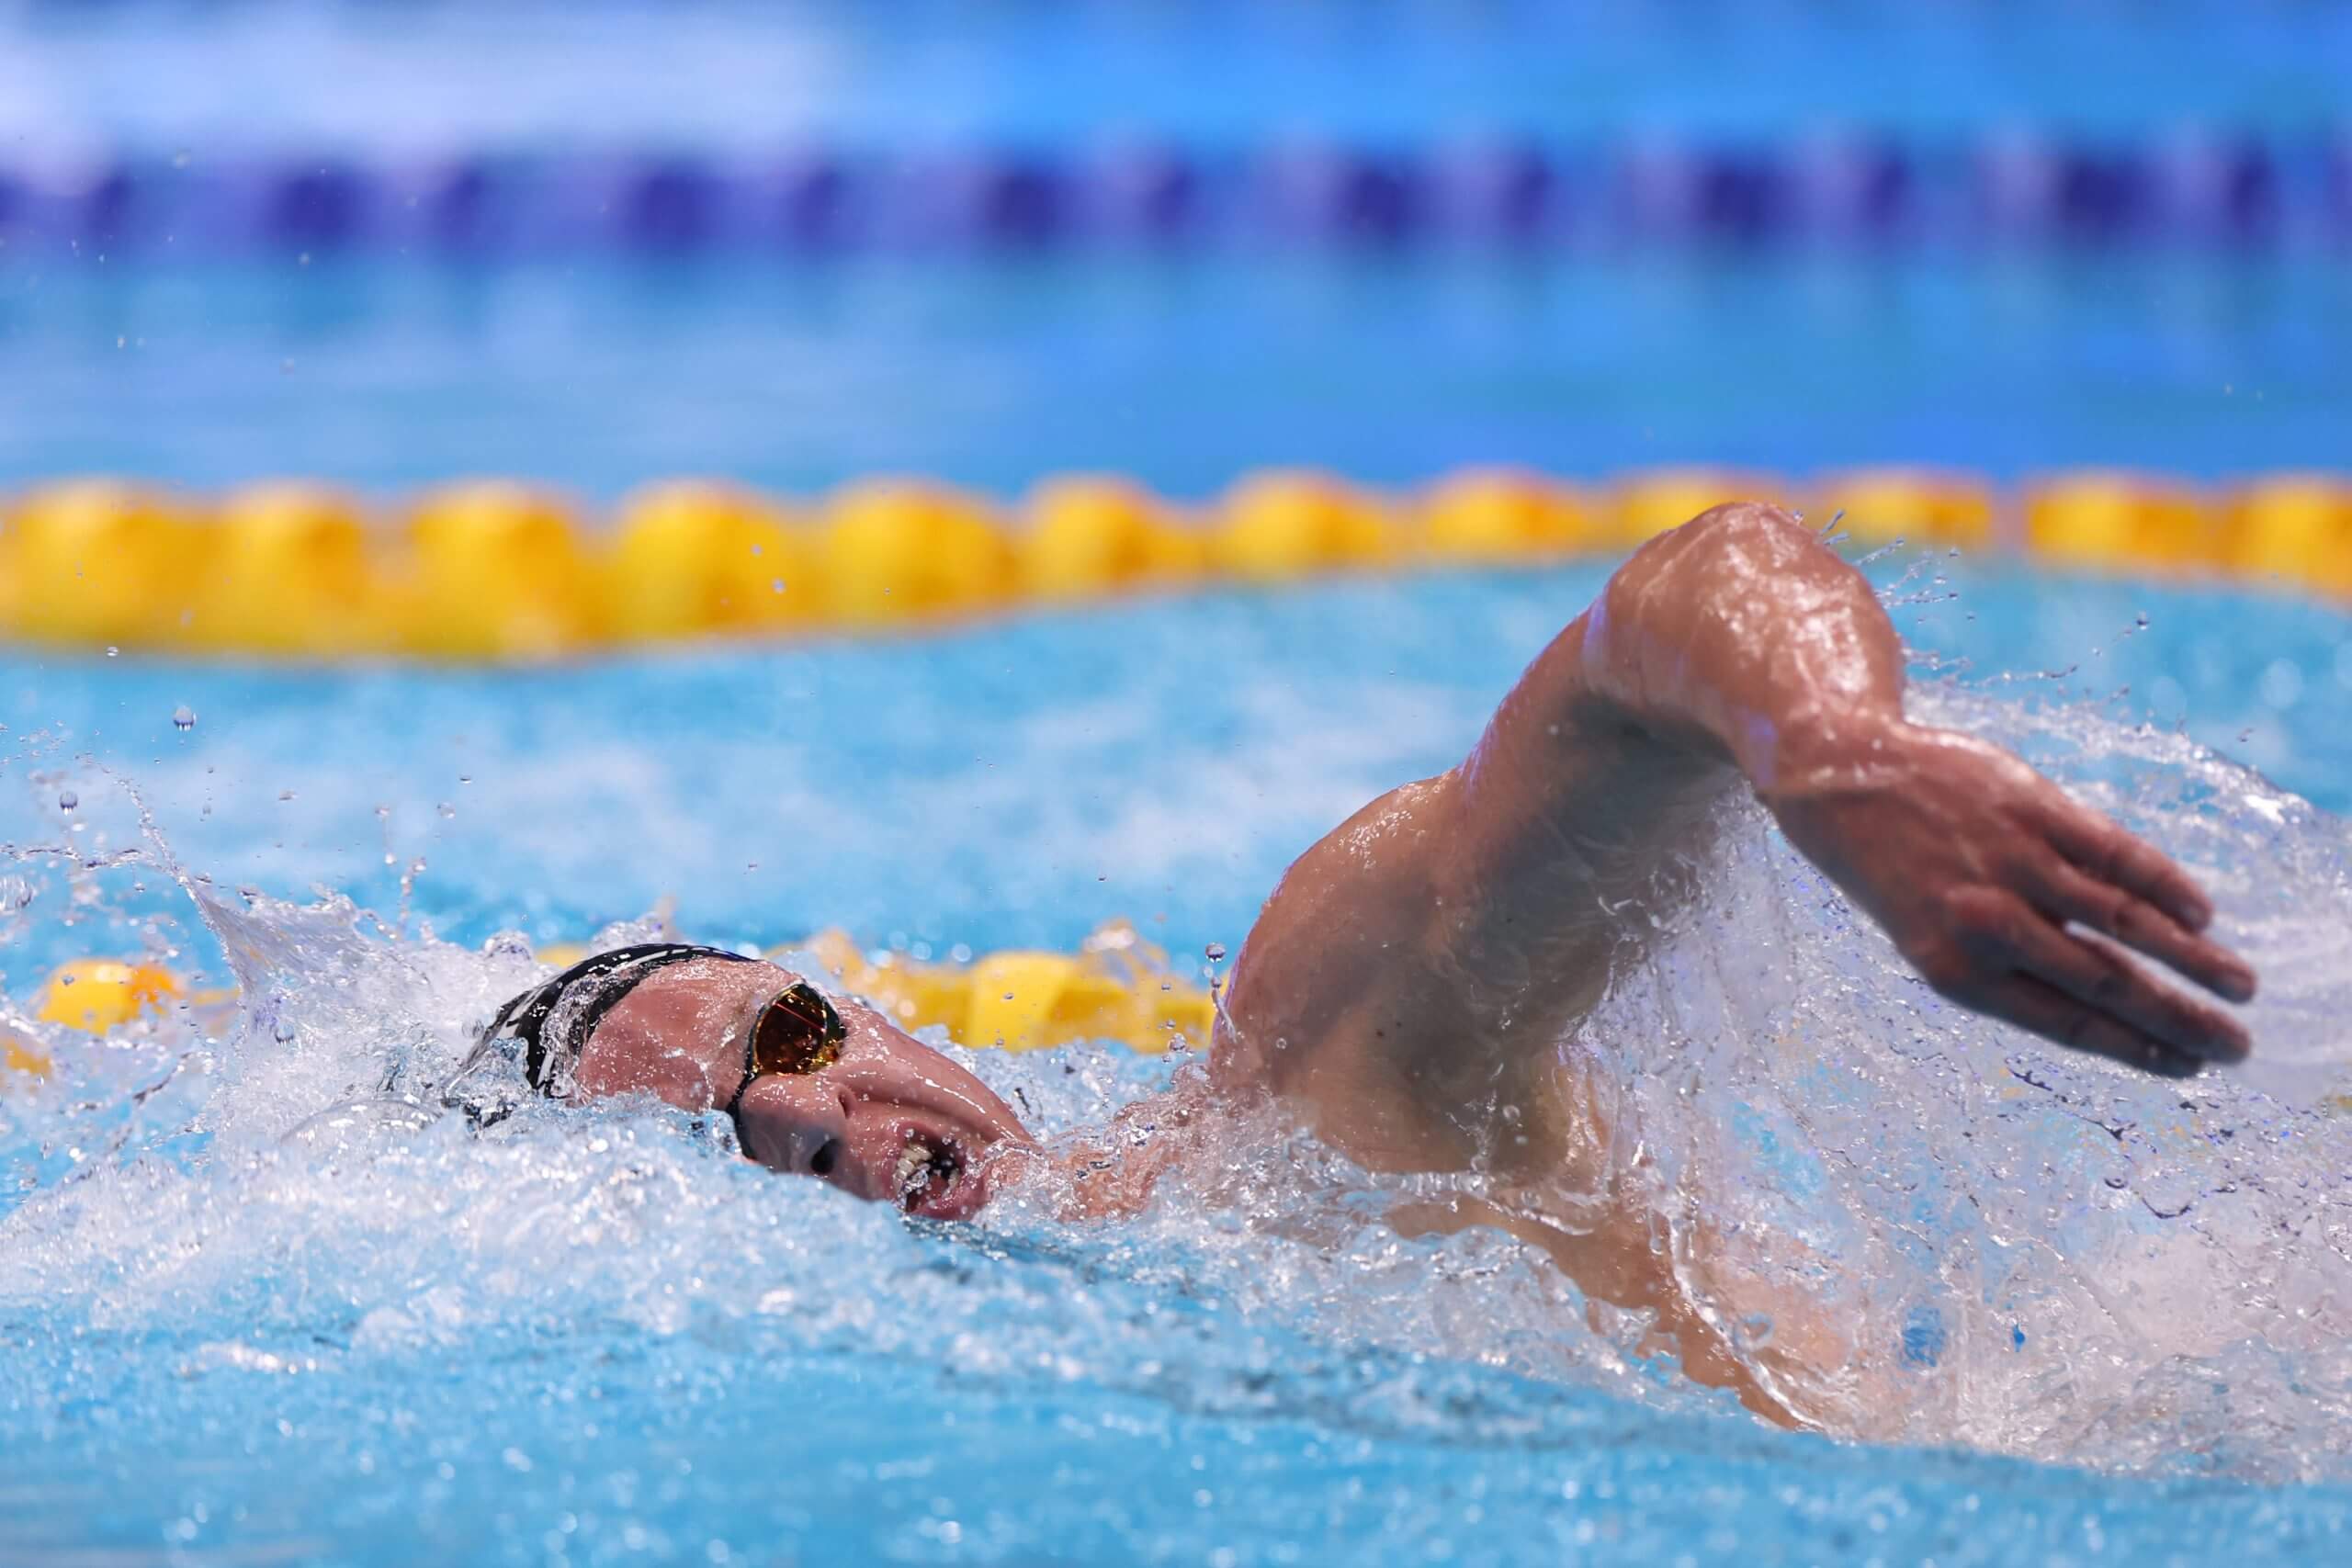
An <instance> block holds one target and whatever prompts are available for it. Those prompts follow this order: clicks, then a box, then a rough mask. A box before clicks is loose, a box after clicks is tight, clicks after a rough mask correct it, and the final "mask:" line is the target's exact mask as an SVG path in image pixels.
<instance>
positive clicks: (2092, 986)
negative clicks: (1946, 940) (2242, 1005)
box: [2014, 917, 2254, 1062]
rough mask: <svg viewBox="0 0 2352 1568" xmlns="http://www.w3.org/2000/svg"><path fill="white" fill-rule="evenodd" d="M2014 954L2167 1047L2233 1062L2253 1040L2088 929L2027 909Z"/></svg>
mask: <svg viewBox="0 0 2352 1568" xmlns="http://www.w3.org/2000/svg"><path fill="white" fill-rule="evenodd" d="M2027 928H2028V929H2027V930H2026V931H2025V932H2024V934H2023V940H2022V941H2021V942H2018V944H2017V948H2016V952H2015V955H2014V962H2015V963H2016V964H2017V966H2018V970H2019V971H2021V972H2023V973H2024V974H2026V975H2027V976H2030V977H2032V978H2034V979H2037V980H2040V981H2041V982H2043V983H2044V984H2046V985H2048V986H2050V987H2052V988H2053V989H2055V990H2057V991H2059V992H2060V993H2062V994H2063V995H2064V996H2065V997H2066V998H2069V999H2071V1000H2073V1001H2075V1002H2076V1003H2079V1004H2080V1005H2082V1006H2084V1007H2086V1008H2088V1009H2090V1010H2093V1011H2095V1012H2097V1013H2099V1014H2101V1015H2103V1016H2105V1017H2107V1018H2109V1019H2111V1020H2113V1021H2116V1022H2118V1023H2120V1024H2123V1025H2125V1026H2127V1027H2128V1028H2130V1029H2131V1031H2132V1032H2135V1033H2137V1034H2139V1035H2142V1036H2144V1037H2145V1038H2147V1039H2150V1040H2153V1041H2155V1042H2156V1043H2160V1044H2162V1045H2164V1046H2165V1047H2166V1048H2167V1049H2169V1050H2173V1051H2177V1052H2179V1053H2180V1054H2182V1055H2188V1056H2193V1057H2199V1058H2202V1059H2204V1060H2207V1061H2214V1062H2239V1061H2244V1060H2245V1055H2246V1053H2247V1052H2248V1051H2250V1050H2252V1049H2253V1048H2254V1042H2253V1040H2252V1038H2251V1037H2250V1036H2248V1035H2247V1033H2246V1032H2245V1025H2244V1024H2242V1023H2240V1022H2238V1021H2237V1020H2235V1019H2233V1018H2232V1017H2231V1016H2230V1015H2229V1014H2227V1013H2225V1012H2223V1011H2222V1010H2221V1009H2219V1008H2217V1007H2214V1006H2212V1005H2211V1003H2208V1002H2203V1001H2200V1000H2199V999H2197V998H2194V997H2191V996H2188V995H2187V994H2186V993H2184V992H2181V991H2177V990H2175V989H2174V988H2173V987H2170V986H2166V985H2164V984H2162V983H2160V982H2159V981H2158V980H2157V979H2156V978H2155V977H2154V976H2152V975H2150V974H2149V973H2148V972H2147V971H2146V970H2144V969H2143V968H2141V967H2140V966H2139V965H2138V964H2134V963H2132V962H2131V959H2130V958H2128V957H2126V956H2125V955H2124V954H2123V953H2120V952H2119V951H2117V950H2116V949H2115V948H2113V947H2111V946H2109V944H2108V943H2106V942H2102V941H2100V940H2099V939H2098V938H2097V937H2093V936H2075V935H2071V934H2069V933H2068V932H2066V931H2062V930H2060V929H2059V928H2058V927H2056V926H2053V925H2051V924H2049V923H2047V922H2046V921H2042V920H2038V919H2030V917H2029V919H2028V922H2027Z"/></svg>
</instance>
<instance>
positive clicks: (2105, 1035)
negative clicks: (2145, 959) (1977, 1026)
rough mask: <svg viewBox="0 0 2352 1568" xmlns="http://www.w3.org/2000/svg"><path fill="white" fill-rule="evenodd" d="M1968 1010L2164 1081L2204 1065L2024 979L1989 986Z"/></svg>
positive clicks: (2046, 986)
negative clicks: (1973, 1008) (1984, 1014)
mask: <svg viewBox="0 0 2352 1568" xmlns="http://www.w3.org/2000/svg"><path fill="white" fill-rule="evenodd" d="M1974 1005H1975V1007H1976V1008H1977V1010H1979V1011H1981V1012H1987V1013H1990V1014H1992V1015H1993V1016H1994V1017H1996V1018H1999V1019H2005V1020H2007V1021H2008V1022H2011V1023H2014V1024H2016V1025H2017V1026H2018V1028H2020V1029H2027V1030H2030V1031H2032V1032H2034V1033H2036V1034H2039V1035H2041V1037H2042V1038H2043V1039H2045V1040H2053V1041H2056V1042H2057V1043H2059V1044H2061V1045H2064V1046H2066V1047H2068V1048H2069V1049H2070V1050H2075V1051H2085V1052H2088V1053H2089V1054H2090V1055H2094V1056H2105V1057H2107V1058H2108V1059H2109V1061H2115V1062H2121V1063H2122V1064H2123V1065H2124V1066H2131V1067H2138V1068H2140V1069H2141V1070H2142V1071H2143V1072H2151V1073H2155V1074H2157V1075H2159V1076H2161V1077H2168V1078H2186V1077H2195V1076H2196V1074H2197V1070H2198V1069H2199V1067H2200V1066H2203V1065H2204V1064H2203V1062H2202V1061H2201V1060H2200V1059H2199V1058H2198V1057H2196V1056H2192V1055H2189V1054H2188V1053H2187V1052H2185V1051H2177V1050H2175V1049H2174V1048H2173V1047H2172V1046H2170V1045H2167V1044H2165V1043H2164V1042H2163V1041H2161V1040H2159V1039H2157V1038H2155V1037H2154V1035H2152V1034H2149V1033H2148V1032H2146V1031H2144V1030H2141V1029H2135V1028H2133V1027H2132V1026H2131V1024H2129V1023H2127V1022H2125V1021H2123V1020H2121V1019H2120V1018H2117V1017H2115V1016H2113V1015H2112V1014H2109V1013H2104V1012H2101V1011H2100V1010H2098V1008H2096V1007H2093V1006H2091V1005H2090V1004H2089V1003H2087V1002H2085V1001H2083V1000H2081V999H2080V998H2075V997H2072V996H2069V995H2067V994H2066V993H2065V992H2064V991H2062V990H2060V989H2059V988H2058V987H2055V986H2052V985H2049V984H2047V983H2045V982H2043V981H2041V980H2037V979H2035V978H2034V977H2033V976H2030V975H2011V976H2008V977H2007V978H2006V979H2004V980H2001V981H1998V982H1996V983H1995V984H1994V985H1993V986H1992V987H1990V988H1988V989H1987V990H1986V991H1985V994H1984V995H1983V997H1982V998H1979V999H1978V1000H1977V1001H1976V1002H1975V1003H1974Z"/></svg>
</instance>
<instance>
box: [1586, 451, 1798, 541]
mask: <svg viewBox="0 0 2352 1568" xmlns="http://www.w3.org/2000/svg"><path fill="white" fill-rule="evenodd" d="M1785 493H1786V491H1785V490H1784V488H1783V486H1782V485H1781V481H1780V480H1778V479H1772V478H1770V476H1767V475H1763V474H1748V473H1742V472H1740V471H1739V470H1737V469H1736V468H1653V469H1650V470H1648V471H1647V472H1644V473H1638V474H1630V475H1628V476H1626V477H1625V478H1623V479H1620V480H1618V482H1617V484H1616V486H1615V488H1614V490H1613V491H1611V495H1610V498H1609V513H1610V516H1611V520H1612V523H1613V527H1612V529H1611V532H1612V533H1613V534H1614V536H1615V542H1616V543H1618V544H1620V545H1638V544H1641V543H1643V542H1644V541H1645V540H1649V539H1653V538H1656V537H1657V536H1658V535H1660V534H1663V533H1665V532H1666V531H1667V530H1668V529H1669V528H1679V527H1680V526H1681V525H1683V524H1685V523H1688V522H1690V521H1691V519H1692V518H1693V517H1696V516H1698V515H1699V513H1702V512H1704V511H1706V510H1707V509H1708V508H1709V507H1711V506H1720V505H1722V504H1723V503H1724V502H1726V501H1770V502H1778V501H1780V500H1781V497H1782V496H1783V495H1784V494H1785Z"/></svg>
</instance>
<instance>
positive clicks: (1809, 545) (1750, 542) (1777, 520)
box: [1667, 501, 1821, 552]
mask: <svg viewBox="0 0 2352 1568" xmlns="http://www.w3.org/2000/svg"><path fill="white" fill-rule="evenodd" d="M1667 537H1669V538H1672V539H1675V540H1677V541H1679V543H1680V544H1681V546H1682V547H1683V548H1684V549H1685V550H1693V549H1695V550H1702V551H1707V552H1713V551H1717V550H1726V549H1753V548H1756V547H1776V546H1777V547H1787V546H1791V545H1795V546H1801V547H1804V548H1806V549H1808V550H1811V549H1815V548H1818V547H1820V545H1821V539H1820V536H1818V535H1816V534H1815V532H1814V531H1813V530H1812V529H1811V528H1809V527H1807V526H1806V525H1805V524H1804V522H1803V521H1802V520H1800V519H1799V518H1798V517H1797V516H1796V514H1795V513H1792V512H1790V511H1789V510H1788V509H1787V508H1786V507H1782V506H1776V505H1774V504H1773V503H1772V502H1769V501H1726V502H1723V503H1722V504H1721V505H1718V506H1710V507H1709V508H1707V510H1706V511H1704V512H1702V513H1699V515H1698V516H1696V517H1693V518H1692V519H1691V521H1690V522H1688V523H1685V524H1683V525H1681V526H1680V527H1679V528H1677V529H1675V530H1673V531H1672V533H1671V534H1669V535H1668V536H1667Z"/></svg>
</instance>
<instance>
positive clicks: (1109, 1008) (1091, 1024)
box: [0, 921, 1216, 1075]
mask: <svg viewBox="0 0 2352 1568" xmlns="http://www.w3.org/2000/svg"><path fill="white" fill-rule="evenodd" d="M772 951H773V953H774V954H775V956H777V957H782V956H784V955H785V954H786V953H805V954H808V955H810V956H813V957H815V958H816V959H817V960H818V962H819V963H820V964H821V965H822V967H823V969H824V971H825V972H826V973H827V974H829V975H831V976H832V977H833V979H834V980H835V981H836V982H838V983H839V984H841V985H842V987H845V988H846V989H848V990H849V991H851V992H853V993H854V994H856V995H858V996H861V997H864V998H866V999H867V1000H869V1001H871V1002H872V1003H873V1004H874V1005H875V1006H876V1007H877V1008H880V1009H881V1010H883V1011H884V1012H885V1013H886V1014H888V1016H889V1017H890V1018H891V1019H892V1020H893V1021H896V1022H897V1023H898V1024H899V1026H900V1027H901V1028H905V1029H909V1030H915V1029H927V1028H931V1027H933V1026H934V1025H935V1026H938V1027H941V1028H944V1029H945V1030H946V1031H947V1033H948V1036H949V1038H951V1039H953V1040H955V1041H956V1042H957V1043H959V1044H963V1045H967V1046H970V1047H973V1048H975V1049H981V1048H989V1047H997V1048H1001V1049H1004V1050H1008V1051H1033V1050H1041V1049H1044V1048H1046V1047H1048V1046H1054V1045H1068V1044H1072V1043H1078V1042H1080V1041H1089V1040H1115V1041H1118V1042H1120V1043H1124V1044H1125V1045H1128V1046H1130V1047H1132V1048H1133V1049H1135V1050H1137V1051H1141V1052H1145V1053H1147V1054H1149V1055H1159V1054H1160V1053H1162V1052H1165V1051H1166V1050H1168V1049H1169V1048H1170V1045H1171V1044H1173V1043H1176V1042H1177V1041H1179V1040H1182V1041H1183V1042H1184V1043H1187V1044H1188V1045H1191V1046H1193V1047H1196V1048H1204V1047H1206V1045H1207V1044H1208V1042H1209V1031H1210V1029H1211V1026H1212V1025H1213V1024H1214V1022H1215V1021H1216V1007H1215V1004H1214V1002H1213V1001H1212V1000H1211V998H1210V997H1209V994H1208V992H1207V991H1205V990H1204V989H1202V988H1201V987H1198V986H1195V985H1193V984H1191V983H1189V982H1186V981H1182V980H1179V979H1177V978H1175V977H1174V976H1172V975H1171V974H1170V971H1169V966H1168V960H1167V954H1166V953H1162V952H1161V951H1160V950H1159V948H1157V947H1155V946H1153V945H1152V944H1151V943H1150V942H1146V941H1144V940H1143V939H1142V938H1141V937H1140V936H1138V935H1137V934H1136V931H1135V929H1134V928H1133V927H1132V926H1130V925H1127V924H1126V923H1125V922H1124V921H1120V922H1114V923H1113V924H1110V925H1106V926H1104V927H1103V928H1102V929H1101V930H1100V931H1096V932H1095V933H1094V934H1093V935H1092V936H1091V937H1089V938H1088V939H1087V940H1086V942H1085V943H1084V944H1083V945H1082V946H1081V947H1080V951H1078V952H1077V953H1047V952H1025V951H1014V952H1003V953H988V954H985V955H983V956H981V957H979V958H978V959H975V960H974V961H972V962H971V963H969V964H925V963H921V962H918V961H916V960H913V959H910V958H908V957H907V956H905V955H904V954H901V953H883V954H880V955H878V956H869V955H867V954H866V953H864V952H863V951H862V950H860V949H859V947H858V946H857V944H856V943H855V942H853V941H852V940H851V939H850V937H849V933H847V932H846V931H820V932H819V933H818V934H817V935H815V936H813V937H810V938H809V940H808V941H806V942H792V943H787V944H786V945H785V946H783V947H778V948H775V949H774V950H772ZM588 953H589V949H588V948H587V946H586V945H585V944H582V943H576V942H566V943H559V944H555V945H552V946H548V947H546V948H542V949H540V950H539V953H538V958H539V960H540V962H541V963H544V964H553V965H557V966H560V967H561V966H569V965H571V964H576V963H578V962H580V961H581V960H582V958H584V957H586V956H587V955H588ZM186 997H187V990H186V988H185V987H183V986H182V984H181V982H180V980H179V979H178V977H177V976H175V975H173V974H172V973H171V972H170V971H169V970H167V969H164V968H162V967H161V966H159V965H156V964H138V963H125V962H121V961H118V960H114V959H103V958H81V959H75V960H74V961H73V962H71V963H68V964H61V965H60V966H59V967H58V968H57V969H56V970H55V971H54V972H53V973H52V974H51V976H50V977H49V980H48V983H47V984H46V985H45V986H43V987H42V988H41V994H40V1002H39V1004H38V1007H37V1010H36V1015H37V1016H38V1017H39V1019H40V1021H42V1022H44V1023H51V1024H59V1025H62V1026H63V1027H65V1028H68V1029H74V1030H79V1031H81V1032H85V1033H89V1034H103V1033H105V1032H107V1031H108V1030H112V1029H118V1028H120V1027H121V1026H122V1025H124V1024H127V1023H129V1022H130V1021H133V1020H134V1019H138V1018H140V1017H142V1016H145V1015H147V1014H150V1013H155V1012H160V1011H162V1010H164V1008H165V1007H167V1006H169V1005H171V1004H173V1003H175V1002H177V1001H180V1000H182V999H183V998H186ZM193 999H194V1000H195V1001H196V1002H197V1003H198V1005H200V1006H209V1005H210V1004H212V1003H213V1002H215V1001H221V1000H226V999H227V994H226V993H219V994H216V993H210V992H208V993H205V994H203V995H201V996H198V997H196V998H193ZM0 1066H6V1067H8V1068H13V1069H16V1070H18V1071H23V1072H31V1073H35V1074H43V1075H45V1074H46V1073H47V1072H48V1071H49V1067H50V1064H49V1061H48V1058H47V1056H46V1055H45V1054H44V1053H42V1051H41V1050H40V1046H39V1045H38V1044H37V1043H34V1042H32V1041H29V1040H19V1039H17V1037H15V1036H13V1035H9V1034H6V1033H5V1032H0Z"/></svg>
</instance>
